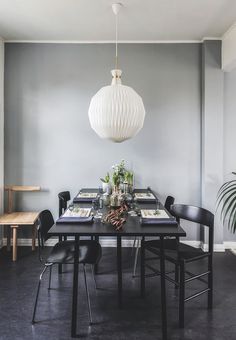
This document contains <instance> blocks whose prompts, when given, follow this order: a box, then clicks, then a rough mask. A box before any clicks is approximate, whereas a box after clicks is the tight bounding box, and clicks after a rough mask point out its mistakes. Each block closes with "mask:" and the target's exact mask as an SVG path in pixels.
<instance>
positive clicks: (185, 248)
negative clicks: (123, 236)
mask: <svg viewBox="0 0 236 340" xmlns="http://www.w3.org/2000/svg"><path fill="white" fill-rule="evenodd" d="M144 245H145V248H146V249H147V250H150V251H151V252H153V253H155V254H157V255H159V254H160V246H161V243H160V240H150V241H145V242H144ZM164 248H165V251H166V255H167V256H168V257H172V258H173V259H177V242H176V239H165V240H164ZM178 254H179V257H180V258H182V259H185V260H188V259H192V258H194V257H196V256H199V255H202V254H206V253H205V252H204V251H203V250H202V249H200V248H195V247H191V246H189V245H187V244H184V243H179V247H178Z"/></svg>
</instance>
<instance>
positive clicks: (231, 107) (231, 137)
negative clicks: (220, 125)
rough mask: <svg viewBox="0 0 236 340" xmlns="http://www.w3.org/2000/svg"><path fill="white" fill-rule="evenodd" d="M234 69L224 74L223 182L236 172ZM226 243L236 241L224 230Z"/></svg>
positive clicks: (235, 77) (234, 236)
mask: <svg viewBox="0 0 236 340" xmlns="http://www.w3.org/2000/svg"><path fill="white" fill-rule="evenodd" d="M235 89H236V69H234V70H233V71H231V72H225V73H224V90H225V91H224V174H225V178H224V179H225V181H228V180H231V179H235V176H233V175H231V172H232V171H235V170H236V154H235V147H236V133H235V127H236V95H235ZM224 239H225V240H226V241H232V240H234V241H236V235H234V234H232V233H230V232H229V231H228V229H227V228H225V229H224Z"/></svg>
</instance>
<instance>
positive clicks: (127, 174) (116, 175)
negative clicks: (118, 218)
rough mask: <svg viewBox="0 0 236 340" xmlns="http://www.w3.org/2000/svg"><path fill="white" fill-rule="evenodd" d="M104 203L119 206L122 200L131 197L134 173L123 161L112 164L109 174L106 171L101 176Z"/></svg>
mask: <svg viewBox="0 0 236 340" xmlns="http://www.w3.org/2000/svg"><path fill="white" fill-rule="evenodd" d="M101 181H102V188H103V193H104V195H103V196H104V201H105V205H110V206H112V207H120V206H121V205H122V203H123V202H124V201H127V200H129V199H132V197H131V193H132V192H133V181H134V174H133V172H132V171H130V170H128V169H127V168H126V167H125V161H124V160H122V161H121V162H120V163H119V164H115V165H113V166H112V172H111V174H110V173H109V172H108V173H107V174H106V176H105V177H104V178H101Z"/></svg>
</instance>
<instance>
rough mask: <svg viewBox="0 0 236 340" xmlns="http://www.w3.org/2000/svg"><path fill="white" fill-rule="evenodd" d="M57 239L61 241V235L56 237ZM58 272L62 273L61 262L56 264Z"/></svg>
mask: <svg viewBox="0 0 236 340" xmlns="http://www.w3.org/2000/svg"><path fill="white" fill-rule="evenodd" d="M58 241H59V242H62V236H59V237H58ZM58 274H62V264H61V263H60V264H59V265H58Z"/></svg>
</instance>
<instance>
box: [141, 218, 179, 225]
mask: <svg viewBox="0 0 236 340" xmlns="http://www.w3.org/2000/svg"><path fill="white" fill-rule="evenodd" d="M141 223H142V224H153V225H154V224H155V225H160V224H162V225H163V224H168V225H172V226H176V227H177V226H178V223H177V222H176V219H175V218H159V219H157V218H155V219H154V218H141Z"/></svg>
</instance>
